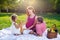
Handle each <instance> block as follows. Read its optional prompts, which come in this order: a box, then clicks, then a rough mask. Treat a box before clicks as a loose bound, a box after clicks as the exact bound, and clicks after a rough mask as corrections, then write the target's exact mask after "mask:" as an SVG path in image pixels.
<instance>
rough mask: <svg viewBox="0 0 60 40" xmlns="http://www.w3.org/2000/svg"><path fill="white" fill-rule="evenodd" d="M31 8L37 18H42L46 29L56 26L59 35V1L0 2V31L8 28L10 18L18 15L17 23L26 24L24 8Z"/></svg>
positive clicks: (27, 0) (13, 0)
mask: <svg viewBox="0 0 60 40" xmlns="http://www.w3.org/2000/svg"><path fill="white" fill-rule="evenodd" d="M27 6H33V7H34V9H35V13H36V15H38V16H43V17H44V20H45V21H46V24H47V28H50V27H51V26H52V25H53V24H56V25H57V29H58V31H59V33H60V0H0V29H3V28H7V27H10V25H11V20H10V16H11V15H12V14H13V13H16V14H17V15H18V21H17V23H19V22H20V21H22V22H23V24H24V23H25V22H26V8H27Z"/></svg>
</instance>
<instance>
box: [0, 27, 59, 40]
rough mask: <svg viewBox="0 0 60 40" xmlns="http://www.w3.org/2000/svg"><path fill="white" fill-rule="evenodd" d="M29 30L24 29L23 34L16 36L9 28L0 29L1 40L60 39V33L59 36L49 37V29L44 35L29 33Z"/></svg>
mask: <svg viewBox="0 0 60 40" xmlns="http://www.w3.org/2000/svg"><path fill="white" fill-rule="evenodd" d="M28 32H29V31H28V30H25V31H24V34H23V35H19V36H15V35H13V34H12V32H11V30H10V29H9V28H6V29H2V30H0V40H60V35H59V34H58V35H57V38H53V39H48V38H47V37H46V34H47V30H46V31H45V32H44V34H43V36H42V37H39V36H35V35H32V34H28Z"/></svg>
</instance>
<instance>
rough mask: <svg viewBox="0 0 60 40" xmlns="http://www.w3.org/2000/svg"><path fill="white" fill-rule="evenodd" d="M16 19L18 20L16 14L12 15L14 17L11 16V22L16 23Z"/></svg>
mask: <svg viewBox="0 0 60 40" xmlns="http://www.w3.org/2000/svg"><path fill="white" fill-rule="evenodd" d="M16 19H17V15H16V14H12V16H11V20H12V21H14V22H15V21H16Z"/></svg>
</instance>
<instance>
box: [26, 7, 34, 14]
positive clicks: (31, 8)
mask: <svg viewBox="0 0 60 40" xmlns="http://www.w3.org/2000/svg"><path fill="white" fill-rule="evenodd" d="M28 9H30V10H32V12H33V13H35V9H34V8H33V7H32V6H28V7H27V10H26V12H27V13H28V14H29V12H28Z"/></svg>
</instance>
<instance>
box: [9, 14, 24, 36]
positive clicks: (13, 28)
mask: <svg viewBox="0 0 60 40" xmlns="http://www.w3.org/2000/svg"><path fill="white" fill-rule="evenodd" d="M11 20H12V25H11V27H10V28H11V31H12V33H13V34H14V35H20V34H22V33H23V29H22V24H21V22H20V24H19V25H18V24H17V23H16V20H17V15H16V14H13V15H12V16H11Z"/></svg>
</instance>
